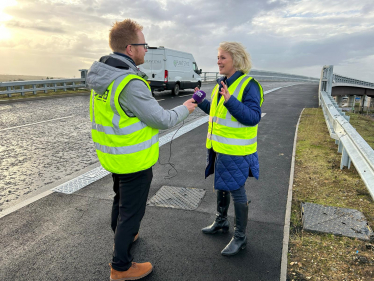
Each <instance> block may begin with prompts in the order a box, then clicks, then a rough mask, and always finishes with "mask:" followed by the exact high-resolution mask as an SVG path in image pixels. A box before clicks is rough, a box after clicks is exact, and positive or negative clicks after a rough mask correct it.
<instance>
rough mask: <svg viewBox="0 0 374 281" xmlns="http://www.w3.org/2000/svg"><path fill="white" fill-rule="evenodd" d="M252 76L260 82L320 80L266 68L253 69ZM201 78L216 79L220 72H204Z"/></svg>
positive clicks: (205, 79)
mask: <svg viewBox="0 0 374 281" xmlns="http://www.w3.org/2000/svg"><path fill="white" fill-rule="evenodd" d="M249 75H250V76H252V77H253V78H255V79H256V80H257V81H260V82H265V81H266V82H271V81H273V82H282V81H289V82H318V81H319V79H318V78H314V77H307V76H302V75H295V74H287V73H281V72H274V71H265V70H255V69H253V70H251V72H250V73H249ZM200 76H201V78H202V81H203V82H209V81H216V80H217V79H218V78H219V77H221V76H222V75H220V74H219V73H218V72H202V73H201V75H200Z"/></svg>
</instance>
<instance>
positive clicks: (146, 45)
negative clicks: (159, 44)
mask: <svg viewBox="0 0 374 281" xmlns="http://www.w3.org/2000/svg"><path fill="white" fill-rule="evenodd" d="M129 45H132V46H143V47H144V49H146V50H147V49H148V44H147V43H143V44H129ZM129 45H126V47H125V48H127V46H129Z"/></svg>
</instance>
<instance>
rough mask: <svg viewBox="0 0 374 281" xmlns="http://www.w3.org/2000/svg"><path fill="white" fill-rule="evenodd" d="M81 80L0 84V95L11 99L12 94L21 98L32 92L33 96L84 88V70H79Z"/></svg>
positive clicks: (85, 71)
mask: <svg viewBox="0 0 374 281" xmlns="http://www.w3.org/2000/svg"><path fill="white" fill-rule="evenodd" d="M80 71H81V78H72V79H46V80H29V81H12V82H2V83H0V95H7V96H8V97H11V96H12V94H18V93H20V94H21V95H22V96H24V95H25V93H27V92H32V93H33V94H34V95H36V94H37V92H38V91H43V92H44V93H47V92H48V91H54V92H56V91H57V90H60V89H62V90H64V91H66V90H67V89H73V90H74V91H75V90H76V89H78V88H86V74H87V70H86V69H81V70H80Z"/></svg>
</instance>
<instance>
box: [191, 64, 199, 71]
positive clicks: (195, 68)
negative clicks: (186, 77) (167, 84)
mask: <svg viewBox="0 0 374 281" xmlns="http://www.w3.org/2000/svg"><path fill="white" fill-rule="evenodd" d="M192 69H193V70H194V71H195V72H196V71H197V70H199V69H198V68H197V64H196V62H193V63H192Z"/></svg>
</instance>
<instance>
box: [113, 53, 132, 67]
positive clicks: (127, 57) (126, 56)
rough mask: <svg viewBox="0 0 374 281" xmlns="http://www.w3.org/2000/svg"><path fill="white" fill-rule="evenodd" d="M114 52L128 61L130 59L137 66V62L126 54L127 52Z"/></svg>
mask: <svg viewBox="0 0 374 281" xmlns="http://www.w3.org/2000/svg"><path fill="white" fill-rule="evenodd" d="M113 54H116V55H118V56H122V57H125V58H126V59H127V60H128V61H130V62H131V63H132V64H133V65H134V66H135V67H136V64H135V62H134V60H133V59H132V58H130V57H129V56H128V55H125V54H123V53H119V52H113Z"/></svg>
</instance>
